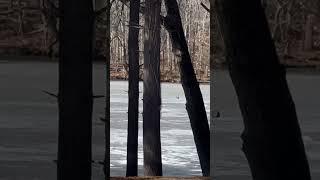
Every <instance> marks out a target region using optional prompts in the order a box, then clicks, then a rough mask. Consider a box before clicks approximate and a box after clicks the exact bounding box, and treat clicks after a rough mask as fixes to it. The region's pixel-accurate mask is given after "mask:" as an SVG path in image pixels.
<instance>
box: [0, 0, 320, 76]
mask: <svg viewBox="0 0 320 180" xmlns="http://www.w3.org/2000/svg"><path fill="white" fill-rule="evenodd" d="M128 2H129V1H128V0H115V1H113V2H112V8H111V25H112V26H111V63H112V64H115V65H116V66H115V67H118V65H119V67H121V68H122V69H121V70H123V71H125V70H126V69H125V68H124V67H126V66H127V64H128V63H127V62H128V57H127V56H128V55H127V52H128V44H127V42H128V41H127V39H128V35H127V34H128V30H129V26H128V23H129V6H128V4H129V3H128ZM142 3H143V2H142ZM178 3H179V8H180V13H181V20H182V23H183V27H184V31H185V36H186V38H187V43H188V46H189V50H190V55H191V58H192V61H193V63H194V67H195V70H196V73H197V76H198V78H200V79H207V78H208V77H209V61H208V59H209V19H210V17H209V16H210V15H209V13H208V11H207V9H206V6H207V7H209V1H208V0H203V1H200V0H199V1H198V0H195V1H187V0H179V1H178ZM202 3H203V4H202ZM262 4H263V7H264V8H265V11H266V15H267V18H268V22H269V26H270V29H271V33H272V36H273V38H274V40H275V43H276V47H277V50H278V53H279V54H280V56H281V61H282V62H283V63H284V64H286V65H291V66H307V65H318V64H320V63H318V61H317V60H318V57H319V52H318V51H319V50H320V26H319V22H320V21H319V19H320V18H319V17H320V13H319V12H320V5H319V4H320V3H319V1H317V0H270V1H266V0H262ZM162 6H163V5H162ZM57 7H58V2H57V0H0V22H1V24H2V26H1V27H0V49H1V50H0V54H1V55H42V56H43V55H44V56H47V55H49V56H57V55H58V48H57V47H58V38H57V32H58V31H57V28H58V23H59V20H58V16H59V14H58V12H57ZM164 9H165V8H164V7H162V14H165V10H164ZM141 18H142V16H141ZM101 22H104V21H103V20H102V19H99V18H98V19H97V22H96V26H97V27H98V28H97V33H96V37H97V43H96V50H95V53H96V58H97V59H104V57H103V56H104V55H103V54H104V53H105V40H104V39H103V37H104V35H103V34H101V33H103V30H101V29H103V28H99V27H101V26H103V23H101ZM140 22H141V23H143V19H141V20H140ZM138 28H140V30H141V31H140V32H142V28H143V27H142V26H141V25H140V26H139V27H138ZM141 34H142V33H140V37H139V39H140V43H139V44H140V46H141V47H140V49H141V48H143V47H142V46H143V45H142V43H141V42H142V38H143V37H142V36H141ZM161 41H162V42H161V71H162V72H163V74H166V75H168V74H170V76H178V75H177V74H176V73H173V74H171V73H172V72H176V71H177V68H178V66H177V63H178V62H177V58H176V57H175V56H174V55H173V54H172V53H171V48H170V47H171V44H170V43H171V42H170V40H169V35H168V33H167V32H166V31H165V30H164V29H163V28H162V29H161ZM215 42H216V47H217V48H218V49H217V52H218V53H216V56H215V59H216V61H215V62H216V63H217V64H223V63H225V58H224V53H223V52H224V51H223V49H224V48H223V47H224V45H223V42H222V39H221V38H218V39H217V40H216V41H215ZM142 54H143V53H142V52H141V53H140V55H142ZM140 61H141V62H140V63H141V65H142V58H141V60H140Z"/></svg>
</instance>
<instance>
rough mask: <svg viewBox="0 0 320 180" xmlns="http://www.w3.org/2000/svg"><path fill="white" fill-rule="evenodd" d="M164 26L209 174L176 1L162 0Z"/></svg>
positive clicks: (206, 139) (197, 93) (200, 106)
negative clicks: (164, 8) (177, 63)
mask: <svg viewBox="0 0 320 180" xmlns="http://www.w3.org/2000/svg"><path fill="white" fill-rule="evenodd" d="M165 4H166V9H167V17H165V20H164V25H165V27H166V29H167V30H168V31H169V33H170V38H171V41H172V47H173V48H172V49H173V52H174V54H175V55H176V57H177V58H178V59H179V67H180V77H181V83H182V87H183V90H184V93H185V97H186V101H187V103H186V109H187V112H188V115H189V119H190V123H191V128H192V131H193V135H194V140H195V144H196V147H197V152H198V155H199V159H200V165H201V169H202V173H203V175H204V176H209V174H210V130H209V124H208V119H207V114H206V110H205V107H204V103H203V98H202V94H201V90H200V87H199V83H198V81H197V78H196V75H195V72H194V69H193V65H192V62H191V58H190V54H189V50H188V45H187V41H186V39H185V36H184V32H183V27H182V23H181V17H180V13H179V6H178V4H177V1H176V0H165Z"/></svg>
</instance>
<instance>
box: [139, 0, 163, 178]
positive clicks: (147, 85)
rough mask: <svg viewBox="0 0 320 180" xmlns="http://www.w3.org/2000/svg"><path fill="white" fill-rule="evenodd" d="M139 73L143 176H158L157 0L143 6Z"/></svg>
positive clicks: (158, 11) (158, 26)
mask: <svg viewBox="0 0 320 180" xmlns="http://www.w3.org/2000/svg"><path fill="white" fill-rule="evenodd" d="M145 4H146V5H145V6H146V8H145V25H144V37H145V39H144V73H143V84H144V91H143V152H144V174H145V175H146V176H162V162H161V141H160V109H161V97H160V96H161V92H160V10H161V1H160V0H149V1H146V3H145Z"/></svg>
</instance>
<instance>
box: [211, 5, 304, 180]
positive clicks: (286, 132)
mask: <svg viewBox="0 0 320 180" xmlns="http://www.w3.org/2000/svg"><path fill="white" fill-rule="evenodd" d="M215 1H216V4H215V7H216V8H215V9H216V10H217V14H218V19H219V24H220V27H221V32H222V34H223V38H224V41H225V45H226V51H227V59H228V65H229V72H230V76H231V79H232V82H233V85H234V87H235V90H236V93H237V96H238V100H239V105H240V109H241V113H242V116H243V120H244V131H243V133H242V135H241V137H242V140H243V146H242V150H243V152H244V153H245V155H246V157H247V160H248V162H249V166H250V169H251V173H252V177H253V179H254V180H270V179H272V180H283V179H304V180H310V172H309V165H308V161H307V158H306V154H305V149H304V145H303V140H302V137H301V131H300V127H299V123H298V120H297V115H296V111H295V105H294V102H293V100H292V97H291V94H290V92H289V88H288V85H287V81H286V73H285V68H284V66H282V65H280V63H279V59H278V56H277V53H276V49H275V46H274V43H273V41H272V38H271V34H270V31H269V27H268V23H267V19H266V17H265V14H264V10H263V8H262V7H261V2H260V0H248V1H234V0H215Z"/></svg>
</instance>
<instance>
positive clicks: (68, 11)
mask: <svg viewBox="0 0 320 180" xmlns="http://www.w3.org/2000/svg"><path fill="white" fill-rule="evenodd" d="M59 6H60V11H61V14H63V16H62V17H61V19H60V28H59V29H60V32H59V33H60V35H59V37H61V39H60V59H59V95H58V98H59V143H58V168H57V177H58V180H70V179H83V180H90V179H91V159H92V157H91V138H92V129H91V127H92V124H91V123H92V121H91V118H92V117H91V116H92V55H93V25H94V16H93V7H92V1H91V0H83V1H77V0H69V1H64V0H60V1H59Z"/></svg>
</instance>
